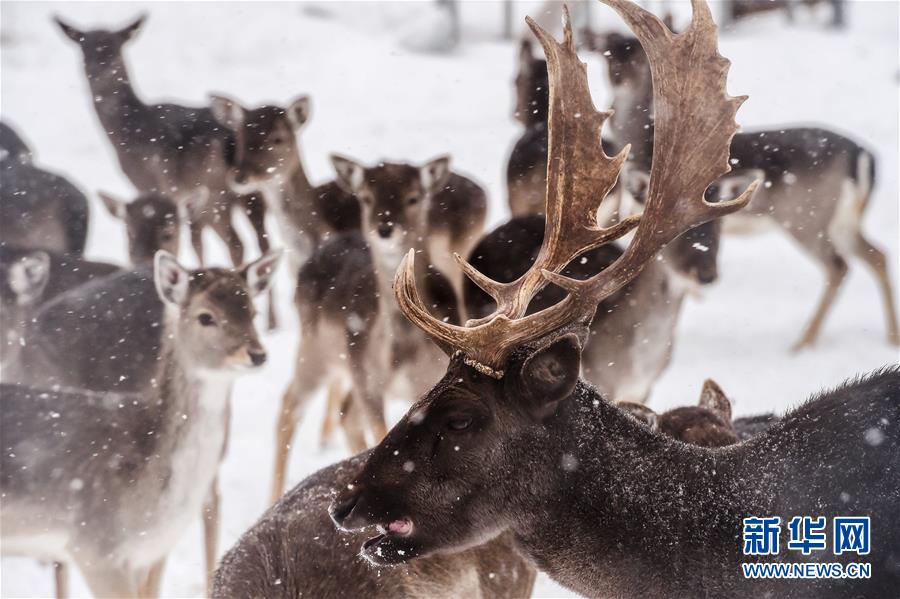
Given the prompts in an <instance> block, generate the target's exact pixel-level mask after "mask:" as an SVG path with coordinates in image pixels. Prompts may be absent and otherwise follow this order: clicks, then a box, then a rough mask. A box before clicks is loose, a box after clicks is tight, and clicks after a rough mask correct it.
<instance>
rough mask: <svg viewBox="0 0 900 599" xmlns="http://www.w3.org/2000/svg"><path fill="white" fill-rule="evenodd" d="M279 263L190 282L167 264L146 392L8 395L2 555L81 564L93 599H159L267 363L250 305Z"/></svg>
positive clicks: (163, 260) (160, 277)
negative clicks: (166, 571)
mask: <svg viewBox="0 0 900 599" xmlns="http://www.w3.org/2000/svg"><path fill="white" fill-rule="evenodd" d="M277 259H278V258H277V256H272V255H267V256H264V257H263V258H261V259H260V260H258V261H256V262H253V263H251V264H248V265H246V266H243V267H241V268H240V269H238V270H224V269H203V270H198V271H193V272H192V271H188V270H186V269H184V268H183V267H182V266H180V265H179V264H178V263H177V262H176V260H175V259H174V257H172V256H171V255H170V254H168V253H166V252H160V253H159V254H158V255H157V257H156V261H155V273H154V281H155V284H156V288H157V290H158V293H159V296H160V298H161V299H162V301H163V302H165V304H166V312H165V318H164V323H163V327H162V328H163V335H162V339H163V344H164V347H163V351H162V354H161V359H160V360H159V364H158V370H157V375H156V380H157V384H156V385H155V386H154V387H152V388H148V389H147V390H145V391H144V392H143V393H137V394H135V393H131V394H127V393H115V392H111V391H106V392H91V391H85V390H75V389H64V390H56V391H51V390H46V389H41V388H31V387H26V386H21V385H6V384H4V385H2V387H0V402H2V404H3V411H4V418H3V421H2V433H3V434H2V438H3V442H2V443H3V457H2V477H0V489H2V494H3V498H4V501H3V504H2V507H0V522H2V526H3V531H4V538H5V541H4V544H3V551H4V553H9V554H23V555H33V556H36V557H40V558H43V559H47V558H50V559H53V560H54V561H57V562H61V563H66V562H71V563H75V564H76V565H77V566H78V568H79V570H80V571H81V573H82V574H83V575H84V578H85V580H86V581H87V583H88V586H89V587H90V588H91V591H92V592H93V593H94V594H95V595H96V596H104V597H105V596H114V597H137V596H142V597H147V596H149V597H155V596H156V595H157V592H158V588H159V583H160V578H161V574H162V567H163V564H164V561H165V558H166V554H167V553H168V552H169V551H170V550H171V548H172V547H173V546H174V544H175V542H176V541H177V540H178V537H179V536H180V535H181V533H182V532H183V531H184V529H185V528H186V526H187V525H188V524H189V523H190V521H191V519H192V518H193V517H194V516H196V514H197V513H198V512H199V511H200V509H201V506H202V504H203V501H204V498H205V497H206V494H207V493H208V491H209V489H210V486H211V485H212V483H213V481H214V479H215V476H216V472H217V470H218V463H219V460H220V457H221V455H222V452H223V451H224V446H225V440H226V431H227V423H228V405H229V402H228V398H229V395H230V388H231V385H232V381H233V379H234V377H236V376H238V375H239V374H241V373H242V372H247V371H249V370H250V369H252V368H256V367H259V366H260V365H261V364H262V363H263V362H264V361H265V357H266V354H265V351H264V349H263V348H262V346H261V345H260V343H259V339H258V334H257V332H256V329H255V327H254V325H253V316H254V308H253V304H252V301H251V298H252V297H254V296H257V295H259V294H260V293H262V292H264V291H265V289H266V287H267V286H268V283H269V280H270V276H271V273H272V270H273V266H274V263H275V262H276V261H277ZM160 481H164V483H165V484H160ZM36 498H42V499H41V500H36Z"/></svg>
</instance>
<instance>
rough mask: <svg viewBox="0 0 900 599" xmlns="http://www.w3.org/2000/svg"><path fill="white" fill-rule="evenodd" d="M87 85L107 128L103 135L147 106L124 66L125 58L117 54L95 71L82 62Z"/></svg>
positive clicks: (114, 132) (115, 130) (115, 132)
mask: <svg viewBox="0 0 900 599" xmlns="http://www.w3.org/2000/svg"><path fill="white" fill-rule="evenodd" d="M85 74H86V75H87V79H88V85H89V86H90V88H91V96H92V98H93V102H94V109H95V110H96V111H97V116H98V117H99V118H100V122H101V123H102V124H103V126H104V128H105V129H106V131H107V135H109V136H111V137H113V136H116V135H118V134H119V133H120V132H121V130H122V129H123V128H124V126H125V124H126V123H133V120H134V119H135V118H136V117H137V116H139V115H140V114H141V113H143V112H145V111H146V110H147V106H146V105H145V104H144V103H143V102H142V101H141V99H140V98H139V97H138V95H137V93H136V92H135V91H134V87H133V86H132V85H131V78H130V77H129V75H128V69H127V67H126V66H125V60H124V59H123V58H122V56H119V57H118V58H117V59H116V60H113V61H112V62H110V63H109V64H108V65H105V66H104V67H103V68H102V69H99V70H98V71H97V72H96V73H93V72H92V69H91V67H90V66H88V65H85Z"/></svg>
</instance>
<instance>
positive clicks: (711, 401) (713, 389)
mask: <svg viewBox="0 0 900 599" xmlns="http://www.w3.org/2000/svg"><path fill="white" fill-rule="evenodd" d="M700 407H701V408H706V409H707V410H709V411H710V412H713V413H714V414H716V415H717V416H718V417H719V418H721V419H722V420H723V421H725V422H731V402H730V401H729V400H728V397H727V396H726V395H725V392H724V391H722V388H721V387H719V385H718V384H717V383H716V382H715V381H714V380H712V379H706V381H704V383H703V390H702V391H701V392H700Z"/></svg>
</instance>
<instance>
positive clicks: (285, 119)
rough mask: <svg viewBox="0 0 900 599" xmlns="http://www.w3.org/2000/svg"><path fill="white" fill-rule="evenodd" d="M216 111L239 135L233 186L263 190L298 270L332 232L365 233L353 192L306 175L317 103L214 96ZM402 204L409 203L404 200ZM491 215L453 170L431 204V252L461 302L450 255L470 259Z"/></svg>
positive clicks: (478, 191) (478, 192) (481, 194)
mask: <svg viewBox="0 0 900 599" xmlns="http://www.w3.org/2000/svg"><path fill="white" fill-rule="evenodd" d="M212 110H213V114H215V115H216V118H217V119H218V120H219V122H221V123H222V124H223V125H225V126H227V127H228V128H230V129H232V130H233V131H235V137H236V139H237V149H236V156H235V160H234V168H233V169H232V175H231V180H232V186H233V187H234V188H235V189H237V190H238V191H240V192H241V193H249V192H251V191H261V192H263V194H264V196H265V197H266V199H267V201H268V203H269V207H270V208H271V209H272V210H273V211H274V212H275V214H277V215H278V216H279V221H280V223H281V228H282V236H283V237H284V238H285V240H286V242H287V243H288V244H289V246H290V247H291V248H292V249H293V250H294V252H295V254H296V256H295V260H296V263H297V265H298V266H299V265H300V264H302V263H303V262H304V261H305V260H306V259H307V258H308V257H309V256H310V255H311V251H312V249H313V248H315V247H316V246H318V244H319V243H321V242H322V240H324V239H326V238H327V237H328V235H329V234H330V233H332V232H336V231H349V230H355V229H358V228H359V226H360V216H359V215H360V204H359V202H358V201H357V200H356V198H354V197H353V195H354V192H353V191H352V186H349V185H347V184H346V182H343V183H342V179H341V177H338V179H337V180H335V181H330V182H328V183H324V184H321V185H318V186H315V187H314V186H313V185H312V184H311V183H310V182H309V178H308V177H307V175H306V170H305V169H304V167H303V161H302V158H301V156H300V148H299V145H298V143H297V138H296V134H298V133H299V131H300V129H301V128H302V127H303V126H304V125H305V124H306V122H307V121H308V120H309V117H310V99H309V97H307V96H300V97H299V98H297V99H296V100H294V101H293V102H292V103H291V104H290V105H289V106H287V107H286V108H282V107H279V106H274V105H264V106H260V107H258V108H252V109H251V108H245V107H244V106H242V105H241V104H240V103H239V102H237V101H236V100H233V99H231V98H226V97H223V96H213V97H212ZM418 199H419V198H412V197H410V198H406V201H418ZM397 201H398V202H401V203H402V199H398V200H397ZM386 209H390V208H386ZM486 216H487V194H486V193H485V191H484V189H483V188H482V187H481V186H480V185H478V184H477V183H475V182H474V181H472V180H471V179H469V178H468V177H464V176H462V175H459V174H456V173H452V172H451V173H450V174H449V176H448V178H447V180H446V182H445V184H444V186H443V187H442V188H441V189H438V190H437V191H436V192H435V193H434V195H433V197H432V198H431V200H430V203H429V207H428V211H427V222H426V226H427V235H426V242H427V245H428V247H429V250H430V251H431V254H432V255H433V256H439V258H437V259H438V260H439V262H436V263H435V266H436V267H437V268H438V270H440V271H441V272H442V273H444V274H445V276H447V277H448V278H450V281H451V283H452V284H453V288H454V290H455V291H456V294H457V297H458V298H460V299H461V298H462V283H463V277H462V276H459V273H458V271H457V270H456V269H455V268H454V267H453V265H452V264H450V263H449V260H445V259H444V257H445V256H449V255H452V254H453V253H454V252H455V253H458V254H460V255H462V256H468V255H469V252H470V251H471V250H472V247H473V246H474V245H475V243H476V242H477V241H478V238H479V236H480V235H481V232H482V231H483V229H484V222H485V218H486Z"/></svg>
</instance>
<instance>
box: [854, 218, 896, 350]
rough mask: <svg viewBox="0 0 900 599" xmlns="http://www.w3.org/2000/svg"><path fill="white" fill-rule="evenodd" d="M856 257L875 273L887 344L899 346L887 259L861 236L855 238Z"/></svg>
mask: <svg viewBox="0 0 900 599" xmlns="http://www.w3.org/2000/svg"><path fill="white" fill-rule="evenodd" d="M856 255H857V256H858V257H859V258H861V259H862V260H863V261H865V263H866V264H868V265H869V268H871V269H872V272H873V273H875V278H876V280H877V281H878V286H879V287H880V288H881V299H882V300H883V301H884V317H885V320H886V322H887V338H888V343H891V344H892V345H900V329H898V327H897V312H896V307H895V304H894V290H893V289H892V288H891V277H890V275H889V274H888V268H887V257H886V256H885V255H884V252H882V251H881V250H879V249H878V248H877V247H875V246H874V245H872V244H871V243H869V240H867V239H866V238H865V237H863V236H862V234H859V235H857V238H856Z"/></svg>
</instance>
